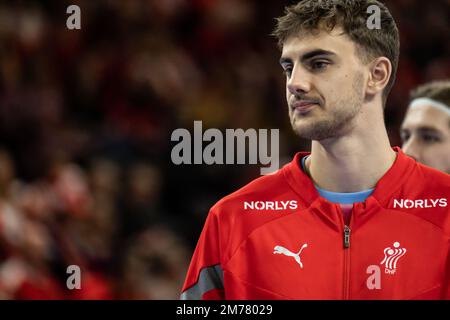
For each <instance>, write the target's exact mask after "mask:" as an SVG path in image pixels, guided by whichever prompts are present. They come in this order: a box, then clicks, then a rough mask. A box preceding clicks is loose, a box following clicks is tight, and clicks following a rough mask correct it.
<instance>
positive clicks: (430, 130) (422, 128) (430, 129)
mask: <svg viewBox="0 0 450 320" xmlns="http://www.w3.org/2000/svg"><path fill="white" fill-rule="evenodd" d="M416 130H417V131H419V132H420V133H434V134H438V135H440V134H441V131H440V130H439V129H436V128H433V127H429V126H420V127H418V128H417V129H416ZM405 131H411V130H410V129H408V128H401V132H405Z"/></svg>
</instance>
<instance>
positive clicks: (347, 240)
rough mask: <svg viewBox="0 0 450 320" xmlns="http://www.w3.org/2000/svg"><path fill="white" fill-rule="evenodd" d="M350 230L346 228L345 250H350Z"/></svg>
mask: <svg viewBox="0 0 450 320" xmlns="http://www.w3.org/2000/svg"><path fill="white" fill-rule="evenodd" d="M350 231H351V230H350V228H349V227H348V226H344V248H350Z"/></svg>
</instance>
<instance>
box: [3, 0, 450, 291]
mask: <svg viewBox="0 0 450 320" xmlns="http://www.w3.org/2000/svg"><path fill="white" fill-rule="evenodd" d="M292 3H295V1H276V0H273V1H256V0H145V1H144V0H131V1H119V0H112V1H106V0H92V1H88V0H86V1H56V0H54V1H0V299H36V298H40V299H47V298H50V299H92V298H95V299H176V298H178V295H179V293H180V289H181V285H182V282H183V280H184V276H185V272H186V270H187V266H188V263H189V260H190V257H191V255H192V252H193V249H194V246H195V244H196V241H197V239H198V236H199V233H200V231H201V228H202V226H203V223H204V219H205V217H206V215H207V213H208V210H209V208H210V207H211V206H212V205H213V204H214V203H215V202H216V201H218V200H219V199H220V198H222V197H223V196H225V195H227V194H228V193H230V192H232V191H234V190H236V189H238V188H239V187H241V186H243V185H245V184H246V183H248V182H249V181H251V180H252V179H254V178H256V177H258V176H259V169H260V165H226V166H220V165H214V166H207V165H190V166H189V165H181V166H176V165H173V164H172V162H171V158H170V151H171V148H172V147H173V146H174V145H175V143H174V142H171V141H170V136H171V133H172V131H173V130H175V129H176V128H187V129H188V130H190V131H192V129H193V121H194V120H201V121H203V128H204V130H205V129H206V128H219V129H221V130H224V129H225V128H232V129H236V128H243V129H247V128H255V129H262V128H265V129H274V128H278V129H280V159H281V162H282V163H281V164H284V163H286V162H288V161H289V160H290V159H291V157H292V156H293V154H294V153H295V152H296V151H299V150H308V149H309V142H307V141H303V140H301V139H299V138H297V137H296V136H295V135H294V134H293V133H292V132H291V128H290V124H289V120H288V116H287V107H286V103H285V94H284V90H285V89H284V81H285V80H284V75H283V74H282V72H281V68H280V67H279V65H278V59H279V55H280V52H279V51H278V49H277V47H276V41H275V39H274V38H272V37H270V36H269V34H270V32H271V31H272V28H273V27H274V25H275V21H274V17H276V16H280V15H281V14H282V13H283V7H284V5H286V4H292ZM70 4H77V5H79V6H80V8H81V26H82V29H81V30H68V29H67V28H66V19H67V18H68V16H69V15H68V14H66V8H67V7H68V6H69V5H70ZM386 4H387V6H388V7H389V9H390V10H391V13H392V15H393V16H394V18H395V19H396V22H397V24H398V27H399V30H400V35H401V54H400V63H399V70H398V74H397V81H396V85H395V87H394V88H393V90H392V93H391V95H390V97H389V99H388V103H387V109H386V123H387V127H388V131H389V136H390V139H391V143H392V145H400V140H399V125H400V123H401V120H402V117H403V115H404V113H405V108H406V106H407V104H408V100H407V99H408V92H409V90H410V89H411V88H413V87H414V86H416V85H418V84H420V83H423V82H426V81H430V80H435V79H444V78H448V77H449V75H450V60H449V59H448V57H449V56H450V41H449V34H450V26H449V21H450V19H449V18H450V1H448V0H441V1H440V0H430V1H426V2H425V1H420V0H415V1H413V0H398V1H386ZM223 132H224V131H223ZM71 264H76V265H79V266H80V267H81V270H82V289H81V290H72V291H70V290H67V288H66V279H67V276H68V275H67V274H66V268H67V266H68V265H71Z"/></svg>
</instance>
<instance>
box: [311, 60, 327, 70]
mask: <svg viewBox="0 0 450 320" xmlns="http://www.w3.org/2000/svg"><path fill="white" fill-rule="evenodd" d="M328 65H329V62H328V61H324V60H315V61H312V62H311V69H312V70H323V69H325V68H326V67H327V66H328Z"/></svg>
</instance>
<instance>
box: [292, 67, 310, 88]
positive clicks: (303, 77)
mask: <svg viewBox="0 0 450 320" xmlns="http://www.w3.org/2000/svg"><path fill="white" fill-rule="evenodd" d="M287 89H288V90H289V92H290V93H291V94H292V95H301V94H305V93H308V92H309V91H311V79H310V77H309V75H308V73H307V72H306V71H304V70H302V69H301V68H300V67H299V66H296V67H294V69H293V70H292V73H291V76H290V78H289V80H288V82H287Z"/></svg>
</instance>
